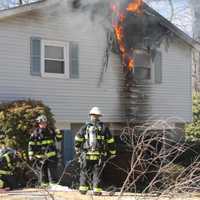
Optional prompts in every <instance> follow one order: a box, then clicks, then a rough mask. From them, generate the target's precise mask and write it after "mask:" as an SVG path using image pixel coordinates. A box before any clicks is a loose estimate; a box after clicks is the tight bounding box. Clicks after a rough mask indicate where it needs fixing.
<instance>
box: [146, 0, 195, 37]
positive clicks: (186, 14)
mask: <svg viewBox="0 0 200 200" xmlns="http://www.w3.org/2000/svg"><path fill="white" fill-rule="evenodd" d="M146 1H149V0H146ZM172 2H173V6H174V15H173V20H172V23H174V24H175V25H177V26H178V27H179V28H180V29H181V30H183V31H184V32H186V33H187V34H189V35H190V36H192V11H191V8H190V4H189V0H172ZM150 5H151V7H153V8H154V9H155V10H157V11H158V12H159V13H160V14H162V15H163V16H164V17H166V18H167V19H170V17H171V13H172V12H171V11H172V10H171V7H170V4H169V2H168V0H154V2H153V3H150Z"/></svg>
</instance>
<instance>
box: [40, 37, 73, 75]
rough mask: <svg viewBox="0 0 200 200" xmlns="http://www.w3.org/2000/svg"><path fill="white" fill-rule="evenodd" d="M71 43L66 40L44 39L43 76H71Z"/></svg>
mask: <svg viewBox="0 0 200 200" xmlns="http://www.w3.org/2000/svg"><path fill="white" fill-rule="evenodd" d="M68 49H69V45H68V44H67V43H64V42H56V41H48V40H42V56H41V57H42V59H41V60H42V65H41V67H42V76H43V77H56V78H68V77H69V58H68V53H67V52H69V50H68Z"/></svg>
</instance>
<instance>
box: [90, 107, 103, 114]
mask: <svg viewBox="0 0 200 200" xmlns="http://www.w3.org/2000/svg"><path fill="white" fill-rule="evenodd" d="M89 115H98V116H102V113H101V111H100V109H99V108H98V107H93V108H92V109H91V110H90V113H89Z"/></svg>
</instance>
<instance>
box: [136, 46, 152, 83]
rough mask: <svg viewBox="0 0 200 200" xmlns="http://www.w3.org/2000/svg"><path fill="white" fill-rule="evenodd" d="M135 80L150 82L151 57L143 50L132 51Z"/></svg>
mask: <svg viewBox="0 0 200 200" xmlns="http://www.w3.org/2000/svg"><path fill="white" fill-rule="evenodd" d="M133 57H134V60H135V68H134V73H135V78H136V79H137V80H141V81H142V80H151V56H150V54H148V52H147V51H145V50H135V51H134V55H133Z"/></svg>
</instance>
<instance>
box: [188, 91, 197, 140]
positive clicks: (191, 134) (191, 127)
mask: <svg viewBox="0 0 200 200" xmlns="http://www.w3.org/2000/svg"><path fill="white" fill-rule="evenodd" d="M192 101H193V106H192V112H193V122H192V123H190V124H187V125H186V127H185V132H186V139H187V140H190V141H196V140H200V93H197V92H196V93H194V94H193V99H192Z"/></svg>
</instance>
